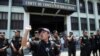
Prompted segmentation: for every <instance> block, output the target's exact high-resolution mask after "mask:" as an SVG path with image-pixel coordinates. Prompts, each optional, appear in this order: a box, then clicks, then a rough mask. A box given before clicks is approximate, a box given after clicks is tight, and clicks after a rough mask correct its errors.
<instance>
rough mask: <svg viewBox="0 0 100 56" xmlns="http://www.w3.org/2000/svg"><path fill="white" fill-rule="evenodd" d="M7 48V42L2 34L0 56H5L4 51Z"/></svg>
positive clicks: (0, 37) (0, 36)
mask: <svg viewBox="0 0 100 56" xmlns="http://www.w3.org/2000/svg"><path fill="white" fill-rule="evenodd" d="M7 47H8V40H7V39H6V38H5V36H4V34H3V33H0V56H7V52H6V49H7Z"/></svg>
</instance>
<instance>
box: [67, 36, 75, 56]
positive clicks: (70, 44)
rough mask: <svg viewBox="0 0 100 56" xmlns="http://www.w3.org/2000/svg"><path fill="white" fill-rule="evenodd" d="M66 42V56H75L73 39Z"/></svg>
mask: <svg viewBox="0 0 100 56" xmlns="http://www.w3.org/2000/svg"><path fill="white" fill-rule="evenodd" d="M67 41H68V56H71V55H73V56H76V42H75V40H74V38H73V37H72V38H71V40H67Z"/></svg>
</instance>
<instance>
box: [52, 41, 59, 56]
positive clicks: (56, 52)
mask: <svg viewBox="0 0 100 56" xmlns="http://www.w3.org/2000/svg"><path fill="white" fill-rule="evenodd" d="M53 41H54V43H55V44H56V45H60V39H55V40H53ZM54 53H55V56H56V55H59V54H60V47H57V46H54Z"/></svg>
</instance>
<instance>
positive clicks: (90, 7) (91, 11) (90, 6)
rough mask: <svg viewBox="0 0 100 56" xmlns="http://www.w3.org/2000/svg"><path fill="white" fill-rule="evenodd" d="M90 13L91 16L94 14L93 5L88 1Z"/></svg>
mask: <svg viewBox="0 0 100 56" xmlns="http://www.w3.org/2000/svg"><path fill="white" fill-rule="evenodd" d="M88 11H89V13H90V14H93V3H92V2H90V1H88Z"/></svg>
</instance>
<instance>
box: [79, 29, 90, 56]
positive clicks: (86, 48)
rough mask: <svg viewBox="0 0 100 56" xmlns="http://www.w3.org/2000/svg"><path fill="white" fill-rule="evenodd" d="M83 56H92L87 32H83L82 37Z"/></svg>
mask: <svg viewBox="0 0 100 56" xmlns="http://www.w3.org/2000/svg"><path fill="white" fill-rule="evenodd" d="M80 45H81V56H90V41H89V37H88V35H87V32H86V31H83V36H82V37H81V44H80Z"/></svg>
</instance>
